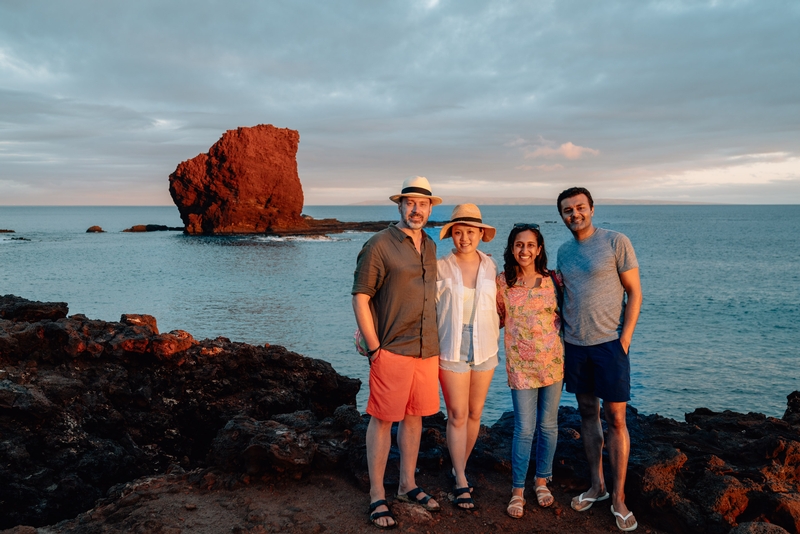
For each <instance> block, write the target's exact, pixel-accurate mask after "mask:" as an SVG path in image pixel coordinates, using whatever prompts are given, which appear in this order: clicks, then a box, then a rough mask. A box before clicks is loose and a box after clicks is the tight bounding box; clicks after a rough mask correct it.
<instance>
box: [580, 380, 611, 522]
mask: <svg viewBox="0 0 800 534" xmlns="http://www.w3.org/2000/svg"><path fill="white" fill-rule="evenodd" d="M575 398H576V399H577V400H578V411H579V412H580V414H581V435H582V437H583V448H584V450H585V451H586V459H587V460H588V461H589V474H590V476H591V479H592V487H591V488H590V489H589V490H588V491H586V492H585V493H584V494H583V496H584V498H592V499H596V498H597V497H600V496H601V495H603V494H604V493H605V492H606V483H605V479H604V477H603V426H602V424H601V423H600V399H598V398H597V397H595V396H594V395H589V394H584V393H579V394H577V395H575ZM577 500H578V497H575V498H574V499H573V504H576V501H577ZM573 507H574V506H573Z"/></svg>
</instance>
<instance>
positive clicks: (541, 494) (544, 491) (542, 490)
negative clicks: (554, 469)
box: [535, 486, 556, 508]
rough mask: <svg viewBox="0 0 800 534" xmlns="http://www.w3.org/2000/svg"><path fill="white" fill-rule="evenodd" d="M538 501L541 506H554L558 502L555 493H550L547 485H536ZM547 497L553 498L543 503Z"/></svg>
mask: <svg viewBox="0 0 800 534" xmlns="http://www.w3.org/2000/svg"><path fill="white" fill-rule="evenodd" d="M535 491H536V502H538V503H539V506H541V507H542V508H547V507H548V506H553V503H555V502H556V499H555V497H553V494H552V493H550V489H548V487H547V486H536V490H535ZM547 497H550V498H551V499H552V500H551V501H550V502H549V503H548V504H542V501H544V500H545V499H546V498H547Z"/></svg>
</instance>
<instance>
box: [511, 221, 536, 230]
mask: <svg viewBox="0 0 800 534" xmlns="http://www.w3.org/2000/svg"><path fill="white" fill-rule="evenodd" d="M514 228H521V229H523V230H538V229H539V225H538V224H536V223H514Z"/></svg>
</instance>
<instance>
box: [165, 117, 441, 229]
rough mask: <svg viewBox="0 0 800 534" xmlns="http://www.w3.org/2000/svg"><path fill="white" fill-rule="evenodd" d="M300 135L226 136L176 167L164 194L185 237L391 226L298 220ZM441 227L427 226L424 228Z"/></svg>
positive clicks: (272, 131)
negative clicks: (173, 205) (178, 213)
mask: <svg viewBox="0 0 800 534" xmlns="http://www.w3.org/2000/svg"><path fill="white" fill-rule="evenodd" d="M299 143H300V133H299V132H298V131H297V130H290V129H289V128H276V127H275V126H272V125H271V124H259V125H258V126H252V127H240V128H237V129H235V130H228V131H227V132H225V133H224V134H222V137H221V138H220V140H219V141H217V142H216V143H214V145H213V146H212V147H211V148H210V149H209V150H208V153H206V154H199V155H197V156H195V157H194V158H192V159H190V160H187V161H184V162H182V163H180V164H179V165H178V167H177V168H176V169H175V172H173V173H172V174H170V175H169V192H170V195H172V200H173V201H174V202H175V205H176V206H178V211H179V212H180V215H181V220H182V221H183V223H184V225H185V228H184V231H185V232H186V233H187V234H190V235H232V234H271V235H320V234H330V233H338V232H344V231H348V230H352V231H367V232H377V231H378V230H382V229H383V228H386V226H387V225H388V224H389V223H390V222H392V221H369V222H341V221H338V220H336V219H314V218H312V217H308V216H305V215H303V214H302V211H303V186H302V184H301V183H300V177H299V175H298V173H297V149H298V146H299ZM441 224H442V223H437V222H429V223H428V225H429V226H437V225H441Z"/></svg>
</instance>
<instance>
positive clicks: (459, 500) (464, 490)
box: [453, 488, 477, 512]
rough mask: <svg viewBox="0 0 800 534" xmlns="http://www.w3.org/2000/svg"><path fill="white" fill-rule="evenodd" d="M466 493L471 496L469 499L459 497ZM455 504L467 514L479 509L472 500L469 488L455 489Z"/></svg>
mask: <svg viewBox="0 0 800 534" xmlns="http://www.w3.org/2000/svg"><path fill="white" fill-rule="evenodd" d="M465 493H466V494H467V495H469V497H459V495H464V494H465ZM453 504H454V505H455V506H456V508H458V509H459V510H464V511H465V512H472V511H473V510H476V509H477V506H476V505H475V501H474V500H473V499H472V495H471V494H470V492H469V488H453ZM462 504H471V505H472V507H470V508H466V507H464V506H461V505H462Z"/></svg>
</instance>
